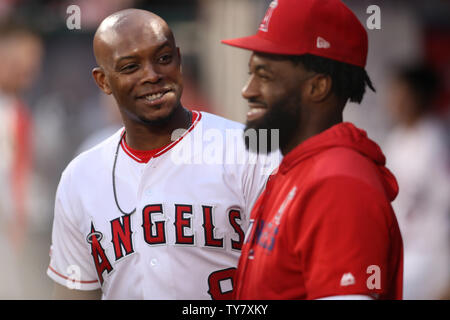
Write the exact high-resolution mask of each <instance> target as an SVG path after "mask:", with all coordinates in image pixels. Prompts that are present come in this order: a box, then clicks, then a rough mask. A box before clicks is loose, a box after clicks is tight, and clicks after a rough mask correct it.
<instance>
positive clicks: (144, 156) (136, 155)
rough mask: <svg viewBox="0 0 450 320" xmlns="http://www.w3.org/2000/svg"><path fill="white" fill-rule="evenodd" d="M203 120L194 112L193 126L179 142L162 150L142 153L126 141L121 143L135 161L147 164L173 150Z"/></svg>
mask: <svg viewBox="0 0 450 320" xmlns="http://www.w3.org/2000/svg"><path fill="white" fill-rule="evenodd" d="M201 118H202V114H201V113H200V112H198V111H192V124H191V126H190V127H189V128H188V129H187V130H186V132H185V133H184V134H183V135H182V136H181V137H179V138H178V139H177V140H175V141H173V142H171V143H169V144H167V145H165V146H162V147H161V148H157V149H153V150H148V151H141V150H135V149H133V148H131V147H130V146H128V144H127V142H126V141H125V139H122V141H121V142H120V145H121V147H122V150H123V151H124V152H125V153H126V154H127V155H128V156H129V157H130V158H132V159H133V160H135V161H137V162H139V163H147V162H148V161H149V160H150V159H151V158H156V157H159V156H160V155H162V154H164V153H166V152H167V151H169V150H170V149H172V148H173V147H174V146H175V145H176V144H177V143H178V142H180V141H181V140H182V139H183V138H184V137H185V136H186V135H187V134H188V133H189V132H191V131H192V130H193V129H194V127H195V126H196V124H197V123H198V122H199V121H200V119H201ZM123 135H124V136H125V135H126V132H125V133H123Z"/></svg>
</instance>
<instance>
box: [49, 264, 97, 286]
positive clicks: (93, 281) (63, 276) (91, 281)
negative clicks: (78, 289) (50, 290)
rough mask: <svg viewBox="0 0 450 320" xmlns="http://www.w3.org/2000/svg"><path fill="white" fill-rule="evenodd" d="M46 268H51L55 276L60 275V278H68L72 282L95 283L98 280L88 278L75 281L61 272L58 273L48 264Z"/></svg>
mask: <svg viewBox="0 0 450 320" xmlns="http://www.w3.org/2000/svg"><path fill="white" fill-rule="evenodd" d="M48 269H49V270H51V271H52V272H53V273H54V274H56V275H57V276H60V277H61V278H63V279H65V280H70V281H72V282H79V283H96V282H98V280H90V281H77V280H75V279H71V278H69V277H66V276H65V275H62V274H61V273H59V272H58V271H56V270H55V269H53V268H52V267H51V266H48Z"/></svg>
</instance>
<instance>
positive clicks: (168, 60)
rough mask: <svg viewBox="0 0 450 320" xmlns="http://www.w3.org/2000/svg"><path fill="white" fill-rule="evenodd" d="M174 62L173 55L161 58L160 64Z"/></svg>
mask: <svg viewBox="0 0 450 320" xmlns="http://www.w3.org/2000/svg"><path fill="white" fill-rule="evenodd" d="M171 61H172V55H170V54H165V55H162V56H161V57H159V59H158V62H160V63H170V62H171Z"/></svg>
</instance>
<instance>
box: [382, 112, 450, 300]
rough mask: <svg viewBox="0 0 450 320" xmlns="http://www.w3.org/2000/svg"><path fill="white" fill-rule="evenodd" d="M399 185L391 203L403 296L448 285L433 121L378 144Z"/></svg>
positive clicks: (449, 170)
mask: <svg viewBox="0 0 450 320" xmlns="http://www.w3.org/2000/svg"><path fill="white" fill-rule="evenodd" d="M384 151H385V154H386V158H387V166H388V168H390V169H391V170H392V172H393V173H394V175H395V176H396V178H397V181H398V184H399V195H398V197H397V199H396V200H395V201H394V202H393V208H394V211H395V213H396V215H397V219H398V222H399V226H400V231H401V233H402V238H403V243H404V274H403V279H404V290H403V298H404V299H439V298H442V297H443V296H444V295H445V294H446V293H448V290H450V268H449V266H450V162H449V157H448V146H446V145H445V136H444V134H443V131H442V127H441V126H440V124H439V122H437V121H435V120H433V119H431V118H428V119H423V120H421V121H420V122H419V123H418V124H417V125H415V126H414V127H412V128H402V127H399V128H397V129H395V130H394V131H393V133H392V135H391V136H390V137H389V140H388V143H387V145H386V147H385V148H384Z"/></svg>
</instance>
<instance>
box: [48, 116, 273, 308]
mask: <svg viewBox="0 0 450 320" xmlns="http://www.w3.org/2000/svg"><path fill="white" fill-rule="evenodd" d="M194 115H195V116H194V121H193V123H192V125H191V126H190V128H189V129H188V130H187V131H185V132H184V134H183V135H181V137H179V138H178V139H176V140H174V141H173V142H172V143H171V144H169V145H168V146H167V147H165V148H163V149H162V150H161V151H159V152H158V153H156V154H155V155H154V156H153V157H152V158H151V159H150V161H149V162H148V163H140V162H138V161H136V159H133V157H132V155H131V154H130V153H128V152H126V150H125V149H124V148H123V147H121V148H120V149H119V153H118V157H117V162H116V168H115V170H114V171H115V172H114V175H115V182H116V191H117V192H116V194H117V201H118V203H119V205H120V207H121V208H122V210H124V211H126V212H130V211H132V210H133V209H134V208H136V211H135V212H134V213H132V214H130V215H124V214H122V213H121V212H120V211H119V209H118V207H117V205H116V203H115V201H114V191H113V185H112V179H113V178H112V176H113V173H112V172H113V163H114V156H115V152H116V150H117V147H118V144H119V141H120V139H121V135H122V133H123V129H121V130H119V131H118V132H117V133H115V134H114V135H113V136H111V137H110V138H108V139H107V140H105V141H104V142H102V143H101V144H99V145H97V146H96V147H94V148H92V149H90V150H89V151H86V152H84V153H82V154H81V155H79V156H78V157H76V158H75V159H74V160H73V161H72V162H71V163H70V164H69V165H68V166H67V168H66V169H65V170H64V172H63V174H62V176H61V180H60V183H59V186H58V190H57V193H56V203H55V216H54V222H53V234H52V246H51V250H50V256H51V259H50V265H49V267H48V270H47V274H48V275H49V276H50V277H51V278H52V279H53V280H54V281H56V282H57V283H59V284H61V285H64V286H67V287H69V288H77V289H80V290H93V289H98V288H101V289H102V292H103V297H102V298H103V299H222V298H225V299H230V298H231V290H232V285H233V276H234V271H235V269H236V266H237V262H238V259H239V255H240V250H241V246H242V243H243V240H244V232H245V230H246V228H247V226H248V221H249V216H250V211H251V207H252V205H253V203H254V202H255V200H256V198H257V197H258V195H259V194H260V192H261V190H262V188H263V187H264V185H265V182H266V180H267V178H268V176H269V174H270V172H272V171H273V170H274V169H275V168H276V167H277V166H278V164H279V162H280V160H281V155H280V153H279V152H278V151H277V152H276V153H272V154H270V155H269V156H260V155H258V156H257V155H255V154H252V153H249V152H247V151H246V150H245V146H244V143H243V139H242V133H243V125H242V124H240V123H237V122H233V121H230V120H227V119H224V118H221V117H218V116H215V115H212V114H209V113H206V112H201V113H200V112H195V111H194Z"/></svg>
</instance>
